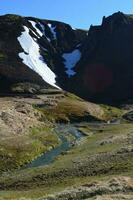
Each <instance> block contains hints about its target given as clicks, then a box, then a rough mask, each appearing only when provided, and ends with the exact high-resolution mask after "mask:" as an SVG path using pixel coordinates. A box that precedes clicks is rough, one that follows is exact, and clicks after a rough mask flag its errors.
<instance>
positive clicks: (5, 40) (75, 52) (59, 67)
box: [0, 12, 133, 104]
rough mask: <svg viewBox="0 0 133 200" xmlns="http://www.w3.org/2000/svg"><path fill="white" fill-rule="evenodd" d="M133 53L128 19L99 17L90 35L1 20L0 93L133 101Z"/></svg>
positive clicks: (37, 22) (56, 25)
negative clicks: (55, 92) (59, 92)
mask: <svg viewBox="0 0 133 200" xmlns="http://www.w3.org/2000/svg"><path fill="white" fill-rule="evenodd" d="M132 52H133V17H132V15H125V14H123V13H121V12H118V13H115V14H113V15H112V16H109V17H107V18H105V17H103V21H102V24H101V25H99V26H91V27H90V29H89V31H88V32H87V31H85V30H79V29H73V28H72V27H71V26H69V25H68V24H65V23H61V22H57V21H50V20H41V19H37V18H32V17H20V16H16V15H5V16H1V17H0V83H1V84H0V93H2V92H22V91H23V89H22V88H25V90H24V91H25V92H30V93H37V92H38V93H41V92H42V89H45V88H56V89H63V90H66V91H70V92H73V93H75V94H76V95H78V96H80V97H82V98H85V99H87V100H91V101H94V102H96V101H97V102H102V103H111V104H112V103H116V102H119V101H123V100H126V99H129V98H132V97H133V91H132V87H133V68H132V65H133V58H132ZM16 84H17V85H16ZM16 87H17V90H16ZM18 88H19V89H20V91H19V89H18Z"/></svg>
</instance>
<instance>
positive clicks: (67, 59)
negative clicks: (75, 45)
mask: <svg viewBox="0 0 133 200" xmlns="http://www.w3.org/2000/svg"><path fill="white" fill-rule="evenodd" d="M62 57H63V58H64V64H65V68H66V69H67V70H66V73H67V75H68V77H71V76H74V75H75V74H76V72H75V71H74V70H73V68H74V67H75V66H76V64H77V63H78V62H79V60H80V59H81V52H80V50H79V49H75V50H74V51H72V52H71V53H64V54H63V55H62Z"/></svg>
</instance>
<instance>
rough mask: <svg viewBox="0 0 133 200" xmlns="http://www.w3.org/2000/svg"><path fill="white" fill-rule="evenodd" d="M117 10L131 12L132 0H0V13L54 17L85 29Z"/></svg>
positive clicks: (132, 9)
mask: <svg viewBox="0 0 133 200" xmlns="http://www.w3.org/2000/svg"><path fill="white" fill-rule="evenodd" d="M117 11H122V12H125V13H127V14H128V13H130V14H131V13H133V0H0V15H3V14H7V13H8V14H19V15H23V16H35V17H39V18H44V19H54V20H58V21H63V22H66V23H69V24H71V25H72V26H73V27H77V28H85V29H88V28H89V26H90V24H93V25H94V24H100V23H101V20H102V16H104V15H105V16H108V15H110V14H112V13H114V12H117Z"/></svg>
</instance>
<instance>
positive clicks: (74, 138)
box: [24, 124, 84, 169]
mask: <svg viewBox="0 0 133 200" xmlns="http://www.w3.org/2000/svg"><path fill="white" fill-rule="evenodd" d="M55 132H56V134H57V136H58V137H59V139H60V141H61V142H60V145H58V146H57V147H55V148H54V149H51V150H50V151H48V152H46V153H44V154H42V155H41V156H39V157H37V158H36V159H35V160H33V161H32V162H31V163H29V164H27V165H26V166H25V167H24V168H25V169H26V168H32V167H39V166H44V165H48V164H50V163H52V162H53V161H54V160H55V158H56V157H57V156H59V155H60V154H62V153H63V152H66V151H68V150H69V149H70V148H71V147H72V145H73V144H75V143H76V142H78V141H79V140H80V139H81V138H82V137H84V135H83V134H82V133H81V132H80V131H78V130H77V128H76V127H74V126H73V125H71V124H67V125H66V124H65V125H64V124H62V125H57V127H56V128H55ZM70 137H71V139H70Z"/></svg>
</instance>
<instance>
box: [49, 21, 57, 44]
mask: <svg viewBox="0 0 133 200" xmlns="http://www.w3.org/2000/svg"><path fill="white" fill-rule="evenodd" d="M48 26H49V28H50V30H51V33H52V34H53V38H54V39H55V40H56V31H55V29H56V27H55V26H54V27H53V26H52V24H48Z"/></svg>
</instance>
